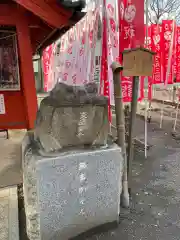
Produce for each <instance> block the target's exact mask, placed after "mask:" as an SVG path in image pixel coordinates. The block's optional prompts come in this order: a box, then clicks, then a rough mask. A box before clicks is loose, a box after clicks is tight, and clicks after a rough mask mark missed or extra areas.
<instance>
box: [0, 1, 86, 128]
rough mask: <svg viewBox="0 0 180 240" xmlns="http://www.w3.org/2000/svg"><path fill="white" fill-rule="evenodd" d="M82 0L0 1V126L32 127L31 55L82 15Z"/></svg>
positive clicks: (33, 114)
mask: <svg viewBox="0 0 180 240" xmlns="http://www.w3.org/2000/svg"><path fill="white" fill-rule="evenodd" d="M84 6H85V4H84V2H83V1H82V0H81V1H78V2H71V1H70V0H69V1H63V0H1V1H0V129H32V128H34V123H35V119H36V112H37V96H36V88H35V79H34V70H33V62H32V58H33V55H34V54H35V53H39V52H41V51H42V50H43V49H44V48H45V47H47V46H48V45H49V44H51V43H52V42H53V41H55V40H57V39H58V38H59V37H60V36H61V35H62V34H64V33H65V32H66V31H67V30H68V29H69V28H71V27H72V26H73V25H74V24H75V23H77V22H78V21H79V20H80V19H81V18H82V17H83V16H84V13H83V12H81V10H82V8H84Z"/></svg>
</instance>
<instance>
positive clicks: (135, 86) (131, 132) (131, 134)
mask: <svg viewBox="0 0 180 240" xmlns="http://www.w3.org/2000/svg"><path fill="white" fill-rule="evenodd" d="M138 89H139V77H133V86H132V102H131V113H130V122H129V139H128V159H127V164H128V183H129V193H131V180H132V160H133V137H134V129H135V120H136V111H137V99H138Z"/></svg>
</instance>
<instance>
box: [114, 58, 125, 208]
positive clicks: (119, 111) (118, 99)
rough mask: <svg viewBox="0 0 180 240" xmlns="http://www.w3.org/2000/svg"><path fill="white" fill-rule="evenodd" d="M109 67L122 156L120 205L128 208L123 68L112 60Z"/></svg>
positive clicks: (118, 141)
mask: <svg viewBox="0 0 180 240" xmlns="http://www.w3.org/2000/svg"><path fill="white" fill-rule="evenodd" d="M111 68H112V71H113V81H114V102H115V113H116V128H117V143H118V145H119V146H120V147H121V150H122V155H123V158H124V171H123V179H122V194H121V205H122V206H123V207H126V208H128V207H129V192H128V178H127V155H126V142H125V121H124V109H123V101H122V87H121V82H120V72H121V71H122V69H123V68H122V66H121V65H120V64H119V63H118V62H113V63H112V65H111Z"/></svg>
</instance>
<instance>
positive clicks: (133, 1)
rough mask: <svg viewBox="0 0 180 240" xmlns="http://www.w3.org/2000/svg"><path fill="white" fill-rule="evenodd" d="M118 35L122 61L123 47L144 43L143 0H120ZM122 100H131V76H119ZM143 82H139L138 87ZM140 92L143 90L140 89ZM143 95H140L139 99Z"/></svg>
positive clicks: (132, 46)
mask: <svg viewBox="0 0 180 240" xmlns="http://www.w3.org/2000/svg"><path fill="white" fill-rule="evenodd" d="M119 16H120V31H119V32H120V35H119V43H120V44H119V45H120V46H119V51H120V61H122V52H123V51H124V50H125V49H129V48H134V47H136V46H140V45H143V44H144V31H142V29H143V28H144V1H143V0H122V1H121V0H120V2H119ZM121 79H122V92H123V101H124V102H131V99H132V77H125V76H121ZM142 86H143V84H140V88H141V87H142ZM139 93H140V94H141V93H143V91H142V90H141V89H140V92H139ZM142 98H143V97H142V96H140V97H139V100H141V99H142Z"/></svg>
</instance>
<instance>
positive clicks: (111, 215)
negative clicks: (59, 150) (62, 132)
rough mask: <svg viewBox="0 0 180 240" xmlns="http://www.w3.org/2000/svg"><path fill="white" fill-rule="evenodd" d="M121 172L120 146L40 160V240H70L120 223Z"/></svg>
mask: <svg viewBox="0 0 180 240" xmlns="http://www.w3.org/2000/svg"><path fill="white" fill-rule="evenodd" d="M122 173H123V158H122V155H121V151H120V148H119V147H118V146H117V145H113V146H111V147H109V148H105V149H96V150H84V151H77V152H69V153H67V154H64V155H60V156H58V157H52V158H48V159H42V160H41V161H37V162H36V176H37V196H38V197H37V199H38V205H39V210H38V212H39V218H40V239H43V240H52V239H53V240H59V239H63V240H68V239H70V238H73V237H75V236H77V235H79V234H81V233H83V232H85V231H88V230H90V229H92V228H95V227H97V226H99V225H102V224H106V223H109V222H114V221H117V222H118V220H119V212H120V193H121V190H122V185H121V182H122Z"/></svg>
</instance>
